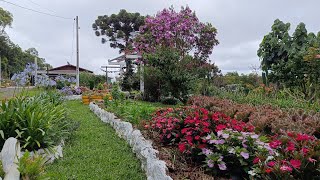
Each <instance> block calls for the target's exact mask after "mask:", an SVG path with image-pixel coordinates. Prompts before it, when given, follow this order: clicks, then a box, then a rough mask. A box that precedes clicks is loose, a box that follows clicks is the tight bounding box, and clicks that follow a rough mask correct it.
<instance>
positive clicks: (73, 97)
mask: <svg viewBox="0 0 320 180" xmlns="http://www.w3.org/2000/svg"><path fill="white" fill-rule="evenodd" d="M64 99H65V100H79V99H81V95H70V96H64Z"/></svg>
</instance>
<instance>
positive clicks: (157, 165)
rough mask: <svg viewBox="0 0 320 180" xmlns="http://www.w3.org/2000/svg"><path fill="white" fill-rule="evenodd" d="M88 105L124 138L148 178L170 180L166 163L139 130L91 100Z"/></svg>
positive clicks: (150, 179)
mask: <svg viewBox="0 0 320 180" xmlns="http://www.w3.org/2000/svg"><path fill="white" fill-rule="evenodd" d="M89 107H90V110H91V111H93V112H94V113H95V114H96V115H97V116H98V117H99V118H100V119H101V121H103V122H105V123H108V124H110V125H111V126H112V127H113V128H114V129H115V130H116V133H117V134H118V136H119V137H121V138H123V139H125V140H126V141H127V143H128V144H129V145H130V146H131V147H132V150H133V152H134V153H135V154H136V156H137V158H138V159H140V161H141V167H142V169H143V170H145V172H146V175H147V178H148V180H172V178H171V177H170V176H168V175H167V174H166V171H167V166H166V163H165V162H164V161H161V160H159V158H157V156H156V154H157V153H158V151H157V150H155V149H153V147H152V142H151V141H148V140H146V139H145V138H144V137H143V136H142V134H141V132H140V131H139V130H135V129H133V127H132V124H131V123H129V122H124V121H121V120H120V119H116V118H115V116H114V114H113V113H109V112H107V111H105V110H103V109H101V108H100V107H99V106H98V105H96V104H94V103H92V102H91V103H90V105H89Z"/></svg>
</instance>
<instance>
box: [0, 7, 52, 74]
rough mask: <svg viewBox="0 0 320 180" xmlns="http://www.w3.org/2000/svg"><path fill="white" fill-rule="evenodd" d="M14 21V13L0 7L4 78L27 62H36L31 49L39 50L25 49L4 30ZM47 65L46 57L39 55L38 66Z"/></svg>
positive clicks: (1, 52)
mask: <svg viewBox="0 0 320 180" xmlns="http://www.w3.org/2000/svg"><path fill="white" fill-rule="evenodd" d="M12 21H13V16H12V14H11V13H10V12H8V11H6V10H4V9H2V8H1V7H0V57H1V67H2V75H3V77H4V78H10V77H11V75H13V74H14V73H16V72H19V71H22V70H23V69H24V67H25V65H26V64H27V63H31V62H34V57H35V56H34V55H32V53H31V51H37V50H36V49H35V48H29V49H28V50H26V51H24V50H22V49H21V48H20V47H19V46H18V45H17V44H14V43H13V42H12V41H11V40H10V38H9V36H8V35H7V34H6V32H5V31H4V30H5V28H6V27H8V26H10V25H11V24H12ZM37 57H38V55H37ZM46 66H47V64H46V63H45V59H44V58H40V57H38V67H39V68H40V69H45V68H46Z"/></svg>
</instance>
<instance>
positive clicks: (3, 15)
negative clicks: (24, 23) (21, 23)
mask: <svg viewBox="0 0 320 180" xmlns="http://www.w3.org/2000/svg"><path fill="white" fill-rule="evenodd" d="M12 21H13V17H12V14H11V13H10V12H9V11H6V10H4V9H2V8H1V7H0V33H3V32H4V29H5V28H6V27H7V26H11V24H12Z"/></svg>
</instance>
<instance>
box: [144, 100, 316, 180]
mask: <svg viewBox="0 0 320 180" xmlns="http://www.w3.org/2000/svg"><path fill="white" fill-rule="evenodd" d="M144 128H145V129H146V134H147V135H148V136H149V137H150V138H151V139H152V140H154V142H155V143H156V144H157V145H156V146H157V147H159V148H160V149H162V150H166V151H167V152H166V154H169V155H167V157H168V156H170V154H175V156H171V158H172V157H175V158H174V159H170V158H166V157H165V156H162V158H165V160H166V162H167V165H168V167H169V170H170V169H171V171H170V175H171V176H172V177H173V178H174V179H175V178H181V173H183V169H182V168H180V169H179V168H175V166H176V165H179V163H182V164H184V166H186V167H188V168H189V169H190V168H193V171H192V172H202V173H203V172H205V174H207V175H210V176H211V177H212V176H218V177H226V178H228V177H231V176H238V177H239V176H240V177H242V178H252V177H254V178H256V179H279V178H281V179H292V178H293V179H312V178H315V177H319V176H320V174H319V172H318V171H317V169H318V168H319V161H320V159H319V157H320V146H319V140H318V139H316V138H315V137H314V136H311V135H307V134H304V133H296V132H289V133H288V132H284V131H283V132H282V133H281V134H277V133H273V135H272V136H270V135H262V134H261V131H260V129H257V128H255V127H254V126H253V125H252V124H251V123H250V121H249V122H247V123H245V122H243V121H241V120H237V119H234V118H231V117H230V116H227V115H225V114H223V113H221V112H218V111H208V110H207V109H205V108H201V107H197V106H190V107H184V108H176V109H172V108H167V109H161V110H158V111H157V112H156V113H155V114H154V116H153V118H152V120H151V121H150V122H149V123H146V124H144ZM161 146H162V147H161ZM176 150H177V151H178V152H177V151H176ZM161 154H162V155H163V154H164V153H161V151H160V155H161ZM177 161H178V162H177ZM180 167H183V166H182V165H180ZM201 167H205V168H204V169H202V168H201ZM188 168H187V169H188ZM195 169H197V170H195ZM192 172H190V174H188V175H186V176H185V177H183V178H190V179H197V178H199V176H198V177H191V176H192V175H191V174H192ZM179 174H180V175H179ZM203 174H204V173H203ZM200 177H201V178H204V175H201V176H200Z"/></svg>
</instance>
